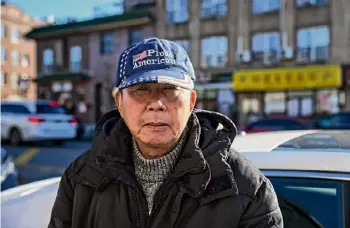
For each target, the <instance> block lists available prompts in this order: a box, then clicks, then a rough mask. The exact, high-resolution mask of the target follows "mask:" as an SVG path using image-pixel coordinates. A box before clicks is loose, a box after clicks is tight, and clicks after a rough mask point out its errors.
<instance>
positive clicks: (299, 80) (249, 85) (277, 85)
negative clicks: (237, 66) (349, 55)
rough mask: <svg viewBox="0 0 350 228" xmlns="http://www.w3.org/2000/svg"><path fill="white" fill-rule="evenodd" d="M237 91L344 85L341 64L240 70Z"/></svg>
mask: <svg viewBox="0 0 350 228" xmlns="http://www.w3.org/2000/svg"><path fill="white" fill-rule="evenodd" d="M232 81H233V89H234V90H235V91H247V92H248V91H271V90H287V89H288V90H307V89H316V88H338V87H340V86H341V85H342V75H341V67H340V66H339V65H322V66H307V67H294V68H275V69H259V70H255V69H254V70H253V69H251V70H248V69H247V70H239V71H237V72H236V73H233V80H232Z"/></svg>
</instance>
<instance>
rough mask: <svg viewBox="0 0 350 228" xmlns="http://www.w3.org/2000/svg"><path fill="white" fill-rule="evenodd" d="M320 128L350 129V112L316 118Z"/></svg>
mask: <svg viewBox="0 0 350 228" xmlns="http://www.w3.org/2000/svg"><path fill="white" fill-rule="evenodd" d="M316 127H317V128H319V129H337V130H342V129H347V130H350V112H339V113H336V114H332V115H329V116H324V117H320V118H319V119H317V120H316Z"/></svg>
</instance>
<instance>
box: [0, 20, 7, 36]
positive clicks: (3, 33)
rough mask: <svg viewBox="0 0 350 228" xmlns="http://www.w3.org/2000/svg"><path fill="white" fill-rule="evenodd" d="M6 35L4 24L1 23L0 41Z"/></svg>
mask: <svg viewBox="0 0 350 228" xmlns="http://www.w3.org/2000/svg"><path fill="white" fill-rule="evenodd" d="M6 35H7V27H6V25H5V24H4V23H1V39H4V38H6Z"/></svg>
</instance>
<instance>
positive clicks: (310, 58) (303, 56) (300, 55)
mask: <svg viewBox="0 0 350 228" xmlns="http://www.w3.org/2000/svg"><path fill="white" fill-rule="evenodd" d="M328 58H329V47H328V46H325V47H311V48H298V49H297V61H298V62H324V61H327V60H328Z"/></svg>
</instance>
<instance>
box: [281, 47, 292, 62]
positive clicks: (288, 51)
mask: <svg viewBox="0 0 350 228" xmlns="http://www.w3.org/2000/svg"><path fill="white" fill-rule="evenodd" d="M281 57H282V59H293V58H294V50H293V48H292V47H286V48H283V50H282V53H281Z"/></svg>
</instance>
